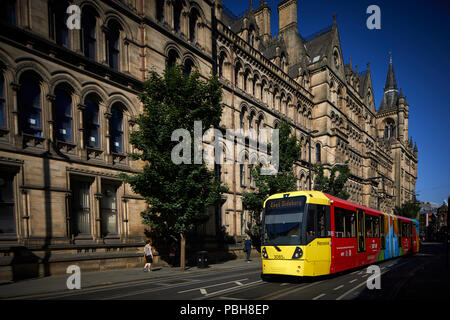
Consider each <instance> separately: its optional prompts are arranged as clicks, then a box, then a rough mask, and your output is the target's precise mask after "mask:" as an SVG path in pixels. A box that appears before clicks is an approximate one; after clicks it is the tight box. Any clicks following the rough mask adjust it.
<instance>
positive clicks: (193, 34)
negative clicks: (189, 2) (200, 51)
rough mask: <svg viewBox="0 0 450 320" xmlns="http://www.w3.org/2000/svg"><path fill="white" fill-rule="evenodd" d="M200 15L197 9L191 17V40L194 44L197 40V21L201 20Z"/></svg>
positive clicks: (192, 12) (193, 10) (192, 11)
mask: <svg viewBox="0 0 450 320" xmlns="http://www.w3.org/2000/svg"><path fill="white" fill-rule="evenodd" d="M199 16H200V15H199V13H198V10H197V9H196V8H194V9H192V10H191V13H190V15H189V40H191V41H192V42H194V41H195V40H197V21H198V18H199Z"/></svg>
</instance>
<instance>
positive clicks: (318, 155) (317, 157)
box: [316, 144, 321, 163]
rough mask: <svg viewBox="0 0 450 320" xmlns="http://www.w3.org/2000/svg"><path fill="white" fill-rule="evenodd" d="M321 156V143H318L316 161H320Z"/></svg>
mask: <svg viewBox="0 0 450 320" xmlns="http://www.w3.org/2000/svg"><path fill="white" fill-rule="evenodd" d="M320 161H321V156H320V144H316V162H317V163H320Z"/></svg>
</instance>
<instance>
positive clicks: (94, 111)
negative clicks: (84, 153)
mask: <svg viewBox="0 0 450 320" xmlns="http://www.w3.org/2000/svg"><path fill="white" fill-rule="evenodd" d="M85 104H86V109H85V112H84V127H85V131H84V132H85V143H86V145H87V146H88V147H92V148H98V147H99V146H100V141H99V127H100V125H99V119H98V105H97V103H96V102H94V101H93V100H90V99H87V100H86V103H85Z"/></svg>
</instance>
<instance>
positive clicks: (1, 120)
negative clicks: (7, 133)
mask: <svg viewBox="0 0 450 320" xmlns="http://www.w3.org/2000/svg"><path fill="white" fill-rule="evenodd" d="M0 127H6V94H5V78H4V77H3V75H2V74H0Z"/></svg>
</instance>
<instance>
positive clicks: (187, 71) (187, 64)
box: [184, 59, 194, 75]
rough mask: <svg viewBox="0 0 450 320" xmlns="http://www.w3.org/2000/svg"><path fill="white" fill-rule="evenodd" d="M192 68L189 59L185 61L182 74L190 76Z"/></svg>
mask: <svg viewBox="0 0 450 320" xmlns="http://www.w3.org/2000/svg"><path fill="white" fill-rule="evenodd" d="M193 67H194V62H193V61H192V60H191V59H186V61H185V62H184V73H185V74H186V75H190V74H191V72H192V68H193Z"/></svg>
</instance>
